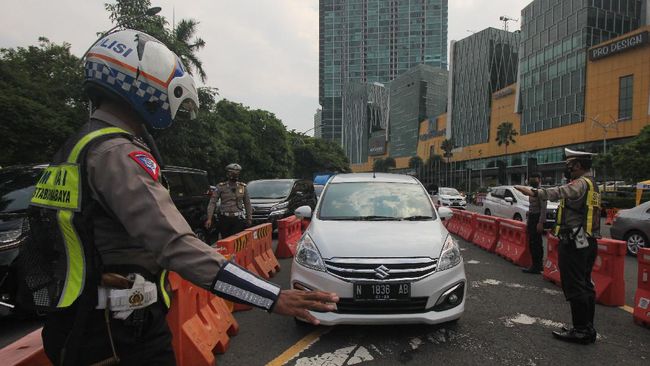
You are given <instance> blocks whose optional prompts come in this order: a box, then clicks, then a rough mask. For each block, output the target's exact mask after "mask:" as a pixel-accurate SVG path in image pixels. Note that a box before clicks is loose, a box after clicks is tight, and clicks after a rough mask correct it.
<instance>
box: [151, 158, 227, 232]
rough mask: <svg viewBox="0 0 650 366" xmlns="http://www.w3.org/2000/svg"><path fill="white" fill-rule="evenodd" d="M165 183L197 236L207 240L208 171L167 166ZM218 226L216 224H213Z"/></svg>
mask: <svg viewBox="0 0 650 366" xmlns="http://www.w3.org/2000/svg"><path fill="white" fill-rule="evenodd" d="M161 173H162V177H163V184H165V185H166V186H167V188H168V189H169V194H170V195H171V197H172V201H174V204H175V205H176V208H178V211H180V213H181V214H182V215H183V217H184V218H185V220H187V223H188V224H190V227H191V228H192V230H193V231H194V233H195V234H196V236H197V237H198V238H199V239H201V240H203V241H206V239H207V238H208V236H209V235H208V234H209V233H206V232H205V228H204V226H203V224H204V223H205V220H206V218H207V208H208V202H209V201H210V194H211V193H212V190H211V189H210V184H209V183H208V172H206V171H205V170H200V169H192V168H183V167H178V166H166V167H165V168H164V169H163V170H162V171H161ZM213 226H216V225H213Z"/></svg>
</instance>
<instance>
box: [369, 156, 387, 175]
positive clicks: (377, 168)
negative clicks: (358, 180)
mask: <svg viewBox="0 0 650 366" xmlns="http://www.w3.org/2000/svg"><path fill="white" fill-rule="evenodd" d="M372 171H373V172H377V173H382V172H386V171H387V168H386V164H385V161H384V159H382V158H379V159H376V160H375V161H374V162H373V163H372Z"/></svg>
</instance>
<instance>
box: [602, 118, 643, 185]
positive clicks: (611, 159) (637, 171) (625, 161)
mask: <svg viewBox="0 0 650 366" xmlns="http://www.w3.org/2000/svg"><path fill="white" fill-rule="evenodd" d="M594 165H595V166H596V167H597V168H603V167H604V168H606V169H607V171H608V172H610V171H611V170H610V169H612V170H615V171H616V172H617V173H618V174H619V175H620V176H621V177H622V178H623V179H625V180H626V181H628V182H630V183H636V182H639V181H642V180H647V179H650V126H645V127H644V128H643V129H642V130H641V132H639V135H638V136H636V137H635V138H634V139H633V140H632V141H630V142H628V143H627V144H623V145H617V146H614V147H613V148H612V149H611V153H608V154H606V155H603V156H597V158H596V161H595V162H594Z"/></svg>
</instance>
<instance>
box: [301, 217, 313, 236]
mask: <svg viewBox="0 0 650 366" xmlns="http://www.w3.org/2000/svg"><path fill="white" fill-rule="evenodd" d="M310 223H311V220H308V219H302V221H301V222H300V224H301V229H302V232H303V233H304V232H305V231H306V230H307V227H309V224H310Z"/></svg>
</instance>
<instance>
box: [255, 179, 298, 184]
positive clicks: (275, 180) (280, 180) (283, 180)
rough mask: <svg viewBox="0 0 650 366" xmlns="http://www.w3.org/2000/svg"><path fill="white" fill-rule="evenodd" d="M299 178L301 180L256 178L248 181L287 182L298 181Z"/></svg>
mask: <svg viewBox="0 0 650 366" xmlns="http://www.w3.org/2000/svg"><path fill="white" fill-rule="evenodd" d="M299 180H301V179H256V180H251V181H250V182H248V183H249V184H250V183H253V182H287V183H290V182H296V181H299Z"/></svg>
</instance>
